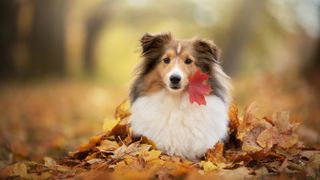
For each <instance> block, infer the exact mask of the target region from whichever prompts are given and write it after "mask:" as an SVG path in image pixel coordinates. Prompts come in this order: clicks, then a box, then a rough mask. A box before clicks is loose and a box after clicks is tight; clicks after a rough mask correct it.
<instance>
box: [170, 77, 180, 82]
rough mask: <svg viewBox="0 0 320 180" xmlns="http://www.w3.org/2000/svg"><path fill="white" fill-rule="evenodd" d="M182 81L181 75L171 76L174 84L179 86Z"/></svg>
mask: <svg viewBox="0 0 320 180" xmlns="http://www.w3.org/2000/svg"><path fill="white" fill-rule="evenodd" d="M180 80H181V77H180V76H179V75H172V76H170V82H171V83H172V84H179V82H180Z"/></svg>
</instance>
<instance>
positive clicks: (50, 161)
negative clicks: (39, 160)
mask: <svg viewBox="0 0 320 180" xmlns="http://www.w3.org/2000/svg"><path fill="white" fill-rule="evenodd" d="M43 160H44V165H45V166H47V167H53V166H55V165H57V163H56V161H55V160H54V159H52V158H51V157H44V158H43Z"/></svg>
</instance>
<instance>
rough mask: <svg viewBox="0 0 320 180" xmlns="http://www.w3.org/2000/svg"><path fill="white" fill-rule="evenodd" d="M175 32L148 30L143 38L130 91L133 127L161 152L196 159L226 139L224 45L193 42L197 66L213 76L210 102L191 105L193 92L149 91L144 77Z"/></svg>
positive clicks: (227, 87)
mask: <svg viewBox="0 0 320 180" xmlns="http://www.w3.org/2000/svg"><path fill="white" fill-rule="evenodd" d="M172 39H173V38H172V36H171V34H160V35H150V34H145V35H144V36H143V37H142V39H141V46H142V62H141V64H140V65H139V66H138V69H137V73H136V78H135V80H134V83H133V85H132V87H131V90H130V99H131V104H132V108H131V112H132V115H131V119H130V120H131V127H132V129H133V133H134V134H135V135H137V136H138V135H144V136H147V137H148V138H150V139H151V140H153V141H154V142H155V143H156V145H157V147H158V148H159V149H160V150H163V151H164V152H166V153H168V154H170V155H180V156H183V157H186V158H188V159H192V160H195V159H196V158H199V157H201V156H203V155H204V153H205V152H206V151H207V150H208V149H209V148H210V147H212V146H214V145H215V143H216V142H217V141H219V140H222V139H224V138H225V137H226V134H227V126H228V109H229V102H230V99H231V98H230V88H231V85H230V81H229V77H228V76H227V75H226V74H225V73H224V72H223V70H222V68H221V66H220V65H219V49H218V48H217V47H216V46H215V44H214V43H213V42H211V41H205V40H192V42H191V43H192V47H193V50H194V54H195V56H196V58H197V61H196V62H195V63H196V66H197V67H198V68H200V69H201V70H202V71H203V72H206V73H208V74H209V81H208V83H209V84H210V86H211V87H212V89H213V92H212V93H211V94H210V95H209V96H206V97H205V98H206V101H207V105H206V106H199V105H196V104H190V102H189V101H188V94H187V93H183V94H181V96H176V95H172V94H171V93H170V92H168V91H167V90H165V89H164V88H163V89H161V90H159V91H156V92H154V93H152V94H147V93H146V87H147V86H148V84H146V83H147V82H146V80H145V77H146V76H147V75H148V74H150V73H151V72H152V70H153V69H154V68H155V67H156V66H157V64H158V63H159V59H160V56H161V55H162V53H163V51H164V49H163V48H164V45H165V44H166V43H168V42H170V41H172Z"/></svg>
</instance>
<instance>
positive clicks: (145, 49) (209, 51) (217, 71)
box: [130, 33, 231, 104]
mask: <svg viewBox="0 0 320 180" xmlns="http://www.w3.org/2000/svg"><path fill="white" fill-rule="evenodd" d="M171 40H172V36H171V34H170V33H167V34H159V35H156V36H153V35H150V34H145V35H144V36H143V37H142V39H141V40H140V42H141V47H142V53H141V54H142V62H141V63H140V64H139V65H138V67H137V68H136V70H135V76H136V77H135V79H134V81H133V84H132V86H131V89H130V102H131V103H133V102H134V101H135V100H136V99H137V98H139V97H140V96H143V95H144V88H145V84H144V77H145V76H146V75H147V74H149V73H150V72H151V71H152V70H153V69H154V68H155V67H156V65H157V64H158V63H159V62H160V57H161V55H162V54H163V51H164V49H163V47H164V44H165V43H168V42H170V41H171ZM192 42H193V47H194V51H195V52H194V53H195V56H196V59H197V61H196V66H198V67H199V68H200V69H201V70H202V71H203V72H205V73H208V74H209V81H208V83H209V84H210V86H211V88H212V89H213V91H212V93H211V94H214V95H216V96H217V97H219V98H221V99H222V100H223V101H224V102H225V103H226V104H228V103H229V102H230V100H231V99H230V97H231V96H230V90H231V84H230V78H229V77H228V76H227V75H226V74H225V73H224V72H223V70H222V68H221V65H220V61H219V58H220V50H219V49H218V48H217V46H216V45H215V44H214V43H213V42H212V41H207V40H199V39H196V40H193V41H192Z"/></svg>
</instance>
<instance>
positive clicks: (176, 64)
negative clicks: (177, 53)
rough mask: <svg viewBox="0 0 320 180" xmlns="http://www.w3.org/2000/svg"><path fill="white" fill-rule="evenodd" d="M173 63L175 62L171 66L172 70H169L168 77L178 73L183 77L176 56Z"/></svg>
mask: <svg viewBox="0 0 320 180" xmlns="http://www.w3.org/2000/svg"><path fill="white" fill-rule="evenodd" d="M174 63H175V65H174V66H173V68H172V70H171V71H169V73H168V77H169V78H170V76H172V75H179V76H180V77H181V78H183V72H182V70H181V68H180V66H179V63H178V58H177V59H176V60H175V62H174Z"/></svg>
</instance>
